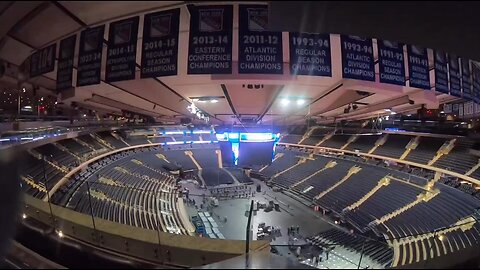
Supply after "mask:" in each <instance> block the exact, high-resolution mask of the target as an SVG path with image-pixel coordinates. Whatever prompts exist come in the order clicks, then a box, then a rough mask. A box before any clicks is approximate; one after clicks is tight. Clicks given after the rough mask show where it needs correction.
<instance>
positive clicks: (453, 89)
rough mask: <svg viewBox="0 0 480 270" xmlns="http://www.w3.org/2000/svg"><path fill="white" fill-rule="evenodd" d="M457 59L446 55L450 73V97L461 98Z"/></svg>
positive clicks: (451, 55)
mask: <svg viewBox="0 0 480 270" xmlns="http://www.w3.org/2000/svg"><path fill="white" fill-rule="evenodd" d="M458 60H459V59H458V57H456V56H455V55H453V54H449V55H448V65H449V73H450V95H452V96H456V97H462V86H461V84H460V78H461V75H460V63H459V61H458Z"/></svg>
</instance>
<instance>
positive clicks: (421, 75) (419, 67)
mask: <svg viewBox="0 0 480 270" xmlns="http://www.w3.org/2000/svg"><path fill="white" fill-rule="evenodd" d="M407 54H408V77H409V81H410V87H416V88H420V89H426V90H430V72H429V70H428V54H427V49H426V48H422V47H420V46H416V45H407Z"/></svg>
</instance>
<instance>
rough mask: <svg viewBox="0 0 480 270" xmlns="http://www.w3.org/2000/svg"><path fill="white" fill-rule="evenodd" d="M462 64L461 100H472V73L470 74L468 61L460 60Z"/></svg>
mask: <svg viewBox="0 0 480 270" xmlns="http://www.w3.org/2000/svg"><path fill="white" fill-rule="evenodd" d="M460 61H461V63H462V92H463V98H464V99H466V100H472V73H471V72H470V60H468V59H465V58H461V59H460Z"/></svg>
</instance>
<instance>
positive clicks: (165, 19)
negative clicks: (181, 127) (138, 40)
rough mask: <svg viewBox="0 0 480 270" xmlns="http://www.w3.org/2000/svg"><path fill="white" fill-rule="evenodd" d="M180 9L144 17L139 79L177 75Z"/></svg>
mask: <svg viewBox="0 0 480 270" xmlns="http://www.w3.org/2000/svg"><path fill="white" fill-rule="evenodd" d="M179 24H180V9H179V8H176V9H171V10H166V11H160V12H155V13H150V14H147V15H145V20H144V24H143V39H142V68H141V71H140V77H141V78H154V77H163V76H172V75H177V71H178V32H179Z"/></svg>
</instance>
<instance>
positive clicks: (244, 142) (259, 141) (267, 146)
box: [217, 132, 279, 166]
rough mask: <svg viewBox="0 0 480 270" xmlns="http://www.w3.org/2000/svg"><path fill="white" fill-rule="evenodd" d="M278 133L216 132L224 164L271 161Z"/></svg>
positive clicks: (249, 163) (257, 163)
mask: <svg viewBox="0 0 480 270" xmlns="http://www.w3.org/2000/svg"><path fill="white" fill-rule="evenodd" d="M278 138H279V134H272V133H238V132H225V133H223V134H217V139H218V142H219V144H220V150H221V152H222V162H223V165H224V166H235V165H238V166H253V165H268V164H270V163H272V159H273V157H274V155H275V145H276V143H277V141H278Z"/></svg>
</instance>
